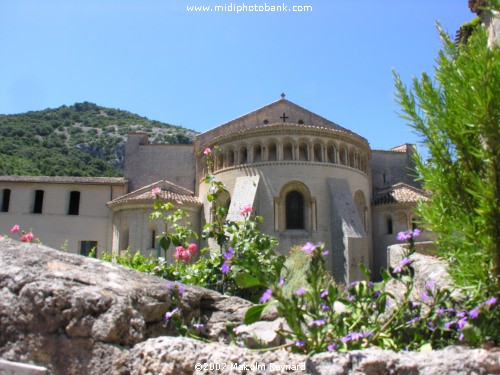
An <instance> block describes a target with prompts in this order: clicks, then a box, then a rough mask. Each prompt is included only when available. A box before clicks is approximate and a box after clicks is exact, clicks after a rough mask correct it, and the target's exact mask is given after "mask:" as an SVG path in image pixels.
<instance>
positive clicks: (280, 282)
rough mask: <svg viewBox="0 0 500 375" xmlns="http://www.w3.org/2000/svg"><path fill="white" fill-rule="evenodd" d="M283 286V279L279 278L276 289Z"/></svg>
mask: <svg viewBox="0 0 500 375" xmlns="http://www.w3.org/2000/svg"><path fill="white" fill-rule="evenodd" d="M283 284H285V279H284V278H282V277H280V281H279V283H278V288H281V287H282V286H283Z"/></svg>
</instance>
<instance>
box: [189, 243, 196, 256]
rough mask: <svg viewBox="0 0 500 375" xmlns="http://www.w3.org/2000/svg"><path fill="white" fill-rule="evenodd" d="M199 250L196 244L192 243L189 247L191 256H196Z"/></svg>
mask: <svg viewBox="0 0 500 375" xmlns="http://www.w3.org/2000/svg"><path fill="white" fill-rule="evenodd" d="M197 248H198V246H196V244H194V243H190V244H189V245H188V247H187V250H188V251H189V252H190V253H191V255H193V256H194V254H196V249H197Z"/></svg>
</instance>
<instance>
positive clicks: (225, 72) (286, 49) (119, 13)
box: [0, 0, 475, 149]
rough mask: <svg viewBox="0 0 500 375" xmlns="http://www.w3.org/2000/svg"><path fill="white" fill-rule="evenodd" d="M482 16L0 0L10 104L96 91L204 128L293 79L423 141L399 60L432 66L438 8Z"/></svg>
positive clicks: (298, 3) (3, 76)
mask: <svg viewBox="0 0 500 375" xmlns="http://www.w3.org/2000/svg"><path fill="white" fill-rule="evenodd" d="M244 5H245V6H246V7H247V8H244V7H243V6H244ZM255 5H256V6H257V8H255V7H254V6H255ZM266 5H267V7H268V8H267V9H268V11H267V12H266V11H265V10H266V8H265V6H266ZM195 6H197V7H198V6H199V7H210V9H212V11H194V8H193V7H195ZM216 6H220V7H221V8H219V9H222V11H215V7H216ZM273 6H274V7H276V8H275V10H276V11H274V12H273V11H271V10H272V9H273V8H272V7H273ZM278 6H281V7H282V8H284V7H286V8H287V9H288V10H287V11H278V9H279V8H278ZM238 7H239V8H238ZM252 7H253V8H252ZM259 7H264V8H259ZM294 7H295V8H294ZM189 9H191V11H190V10H189ZM205 9H206V8H205ZM231 9H232V11H231ZM260 9H263V11H259V10H260ZM301 9H302V10H307V11H299V10H301ZM238 10H241V11H239V12H238ZM294 10H297V11H294ZM474 17H475V14H473V13H471V12H470V10H469V8H468V6H467V1H466V0H438V1H436V0H357V1H352V0H265V1H264V0H249V1H246V0H245V1H244V0H233V1H231V0H0V114H15V113H22V112H27V111H34V110H42V109H46V108H56V107H59V106H61V105H72V104H74V103H76V102H83V101H89V102H93V103H96V104H98V105H101V106H104V107H110V108H119V109H123V110H127V111H130V112H133V113H136V114H138V115H141V116H145V117H148V118H149V119H152V120H158V121H162V122H166V123H170V124H173V125H180V126H183V127H186V128H188V129H192V130H195V131H198V132H204V131H207V130H209V129H212V128H214V127H216V126H218V125H221V124H223V123H226V122H228V121H230V120H232V119H234V118H237V117H240V116H242V115H244V114H246V113H249V112H252V111H253V110H255V109H258V108H261V107H263V106H265V105H267V104H269V103H271V102H274V101H276V100H278V99H280V94H281V93H282V92H283V93H285V94H286V98H287V99H288V100H290V101H292V102H294V103H295V104H298V105H300V106H302V107H304V108H306V109H308V110H310V111H312V112H314V113H316V114H318V115H320V116H322V117H325V118H327V119H328V120H331V121H333V122H335V123H337V124H339V125H341V126H343V127H345V128H348V129H350V130H352V131H354V132H355V133H357V134H359V135H361V136H363V137H364V138H366V139H367V140H368V142H369V143H370V146H371V147H372V149H389V148H391V147H393V146H396V145H399V144H402V143H417V144H418V141H419V140H418V137H417V135H416V134H414V133H413V132H412V130H411V129H410V127H408V126H407V125H406V123H405V121H404V120H403V119H401V118H400V117H399V116H398V113H399V112H400V109H399V107H398V105H397V103H396V102H395V95H394V93H395V89H394V79H393V73H392V70H393V69H394V70H396V71H397V72H398V73H399V74H400V75H401V77H402V79H403V81H404V82H406V83H407V84H410V83H411V79H412V77H414V76H420V74H421V73H422V72H427V73H429V74H431V75H432V72H433V69H434V62H435V59H436V57H437V53H438V51H439V49H440V47H441V41H440V38H439V35H438V33H437V30H436V22H438V21H439V22H440V23H441V25H442V26H443V28H444V29H445V30H446V31H447V32H448V33H449V34H452V35H454V34H455V32H456V31H457V30H458V28H459V27H460V25H461V24H462V23H464V22H468V21H470V20H471V19H472V18H474Z"/></svg>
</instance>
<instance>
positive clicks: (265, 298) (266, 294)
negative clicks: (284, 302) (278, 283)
mask: <svg viewBox="0 0 500 375" xmlns="http://www.w3.org/2000/svg"><path fill="white" fill-rule="evenodd" d="M272 294H273V291H272V290H271V288H268V289H267V290H266V291H265V292H264V294H263V295H262V297H260V299H259V302H260V303H266V302H267V301H268V300H269V298H271V296H272Z"/></svg>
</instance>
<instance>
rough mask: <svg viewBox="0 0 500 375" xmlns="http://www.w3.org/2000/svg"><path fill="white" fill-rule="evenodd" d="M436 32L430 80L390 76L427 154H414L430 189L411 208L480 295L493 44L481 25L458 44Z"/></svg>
mask: <svg viewBox="0 0 500 375" xmlns="http://www.w3.org/2000/svg"><path fill="white" fill-rule="evenodd" d="M440 34H441V37H442V38H443V41H444V48H443V50H442V51H441V52H440V53H439V58H438V60H437V65H436V69H435V70H436V71H435V80H432V79H431V78H430V77H429V76H428V75H427V74H425V73H424V74H423V75H422V77H421V79H417V78H415V79H414V80H413V85H412V88H411V90H407V89H406V87H405V86H404V85H403V83H402V82H401V80H400V78H399V77H398V76H397V75H395V78H396V87H397V97H398V101H399V103H400V105H401V106H402V109H403V112H404V114H403V115H402V117H403V118H405V119H406V120H408V121H409V123H410V126H412V127H413V129H414V130H415V131H416V133H417V134H419V135H420V136H421V137H422V139H423V143H424V145H425V146H426V147H427V148H428V150H429V154H430V158H429V159H428V160H422V158H420V157H419V156H418V155H417V156H416V158H415V163H416V170H417V172H418V174H419V175H420V176H421V180H422V184H423V187H424V189H426V190H427V191H429V192H430V193H431V195H430V200H429V202H427V203H425V202H422V203H421V204H420V205H419V207H418V210H417V211H418V214H419V215H420V216H421V217H422V218H423V221H424V222H425V223H426V225H428V227H429V228H430V229H431V230H432V231H434V232H435V233H436V234H437V235H438V238H437V245H438V249H439V252H440V254H441V255H442V256H443V257H444V258H445V259H446V260H447V261H448V263H449V264H450V268H449V271H450V274H451V275H452V277H453V280H454V281H455V283H456V284H457V285H458V286H461V287H463V288H469V289H470V290H469V291H470V292H471V296H472V298H476V299H478V300H480V299H483V298H484V297H485V296H487V295H497V294H498V291H499V279H498V277H499V271H500V268H499V266H500V248H499V244H500V238H499V234H500V226H499V225H498V223H500V207H499V202H500V164H499V153H500V131H499V120H500V119H499V114H500V106H499V103H500V95H499V94H500V81H499V74H500V66H499V64H500V60H499V57H500V56H499V47H498V46H497V45H495V46H494V47H493V49H489V48H488V47H487V37H486V34H485V32H484V30H482V29H478V30H476V31H475V32H474V33H473V34H472V36H471V38H470V39H469V41H468V43H467V44H465V45H458V46H457V45H455V44H454V43H453V41H452V40H451V38H450V37H449V36H448V35H446V34H445V33H444V32H443V31H441V30H440Z"/></svg>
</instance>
